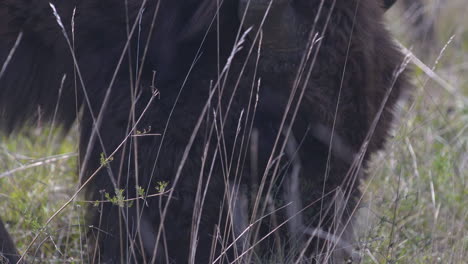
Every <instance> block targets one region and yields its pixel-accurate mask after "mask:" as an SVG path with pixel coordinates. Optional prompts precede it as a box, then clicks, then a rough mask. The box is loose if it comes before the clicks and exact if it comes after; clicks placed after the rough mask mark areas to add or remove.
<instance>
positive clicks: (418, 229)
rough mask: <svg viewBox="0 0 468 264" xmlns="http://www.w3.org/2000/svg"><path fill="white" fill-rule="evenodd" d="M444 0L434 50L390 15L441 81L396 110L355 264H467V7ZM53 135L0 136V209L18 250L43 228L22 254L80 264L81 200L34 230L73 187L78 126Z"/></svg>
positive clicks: (369, 193) (366, 203)
mask: <svg viewBox="0 0 468 264" xmlns="http://www.w3.org/2000/svg"><path fill="white" fill-rule="evenodd" d="M445 2H446V4H444V5H443V7H442V9H441V11H440V13H439V15H438V17H437V20H436V21H437V23H436V24H437V28H436V32H437V36H438V39H439V40H438V41H437V43H435V44H434V45H432V50H433V51H434V54H430V53H428V52H427V51H424V52H423V51H422V50H421V48H420V45H419V44H415V45H414V46H413V45H412V43H414V42H412V41H411V40H410V39H411V37H410V35H411V33H410V32H407V31H405V30H403V29H405V28H408V25H407V24H406V23H405V22H404V21H405V20H404V19H402V15H401V12H399V11H398V10H393V11H392V13H391V14H389V18H390V19H389V22H390V24H391V27H392V29H393V30H394V31H395V32H396V34H397V35H398V38H399V39H400V40H401V41H402V42H403V43H405V45H406V46H407V47H411V46H413V50H414V51H415V52H417V54H419V55H420V56H421V59H422V60H423V61H425V62H426V63H427V65H428V66H429V68H434V71H435V72H436V73H437V75H438V76H439V77H441V78H442V79H443V80H445V81H446V82H447V83H448V84H449V85H445V87H444V86H441V85H440V84H439V83H437V82H435V81H434V80H432V79H431V78H429V77H428V76H427V75H426V74H424V73H423V71H421V70H419V69H416V70H415V84H416V86H417V89H416V91H415V94H414V97H413V100H412V101H411V102H410V103H409V104H407V105H404V106H403V107H402V111H401V116H402V117H401V120H400V122H399V125H398V127H396V131H395V134H394V137H393V139H392V140H391V142H390V143H389V144H388V147H387V149H386V151H385V152H384V153H381V154H379V155H378V156H376V157H375V159H374V161H373V164H372V166H371V168H370V171H371V177H370V178H369V180H368V181H367V182H365V183H363V186H362V188H363V190H365V191H366V195H365V197H364V200H363V203H362V209H360V211H362V213H361V217H360V220H359V221H358V222H357V223H356V224H357V225H360V226H361V228H360V230H361V231H360V235H359V238H360V242H361V247H362V253H363V263H455V264H458V263H466V256H467V255H468V225H466V224H465V223H466V222H467V221H468V219H467V217H468V210H467V209H466V204H467V201H468V187H467V179H468V19H467V16H466V13H467V12H468V7H467V5H466V3H465V0H451V1H445ZM445 45H446V48H445V49H444V46H445ZM442 50H443V52H441V51H442ZM437 57H440V59H439V60H438V62H437V63H435V61H436V58H437ZM452 89H453V90H452ZM54 132H55V131H54ZM58 139H60V133H56V132H55V133H52V134H51V133H49V130H48V129H47V128H44V127H43V126H41V124H38V125H37V126H36V127H34V128H32V129H28V130H27V131H23V132H22V133H19V134H18V135H16V136H15V137H10V138H5V137H1V138H0V212H2V213H1V216H2V218H3V220H4V221H5V222H6V223H7V226H8V227H7V228H8V229H9V230H10V231H11V234H12V236H13V237H14V238H15V240H16V242H17V245H18V247H19V248H20V250H24V249H25V248H26V247H27V245H28V244H29V242H30V241H31V239H32V237H33V235H34V234H36V233H37V232H41V236H40V240H39V242H36V244H35V245H34V246H33V249H32V250H31V251H29V252H30V254H32V255H34V256H35V257H36V258H37V259H36V263H54V262H57V263H64V262H68V263H81V262H87V261H86V257H84V256H85V254H83V252H84V251H85V249H84V247H85V246H86V241H85V236H86V233H85V231H84V225H83V222H84V221H83V211H84V210H82V208H83V207H84V204H83V203H81V202H75V203H73V204H71V205H70V206H68V207H67V208H66V209H65V210H64V211H63V213H61V214H60V215H59V216H58V217H56V218H54V220H53V221H52V222H51V223H50V224H49V226H48V227H47V228H46V229H45V230H42V226H43V225H44V223H45V221H47V219H48V218H49V217H50V216H51V215H52V214H53V213H54V212H55V211H56V210H58V209H59V208H60V207H61V206H62V205H63V204H64V203H65V202H66V201H67V199H68V198H69V197H70V196H71V195H72V194H73V193H74V191H75V190H76V188H77V182H78V179H77V173H76V172H77V170H76V151H77V150H76V145H75V142H76V141H77V136H76V130H72V131H71V133H69V134H68V135H66V136H65V137H64V138H63V137H62V139H64V140H58Z"/></svg>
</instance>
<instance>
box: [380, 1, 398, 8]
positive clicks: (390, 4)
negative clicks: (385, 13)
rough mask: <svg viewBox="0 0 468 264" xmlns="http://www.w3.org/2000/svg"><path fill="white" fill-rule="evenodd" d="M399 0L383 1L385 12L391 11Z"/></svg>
mask: <svg viewBox="0 0 468 264" xmlns="http://www.w3.org/2000/svg"><path fill="white" fill-rule="evenodd" d="M379 1H382V0H379ZM396 1H397V0H383V7H384V9H385V10H387V9H389V8H390V7H392V6H393V4H395V2H396Z"/></svg>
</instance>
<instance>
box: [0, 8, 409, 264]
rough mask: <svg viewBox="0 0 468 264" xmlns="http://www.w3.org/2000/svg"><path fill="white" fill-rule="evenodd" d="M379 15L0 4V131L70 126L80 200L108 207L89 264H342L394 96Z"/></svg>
mask: <svg viewBox="0 0 468 264" xmlns="http://www.w3.org/2000/svg"><path fill="white" fill-rule="evenodd" d="M393 2H394V1H382V0H336V1H332V0H325V1H324V0H277V1H273V2H270V1H267V0H252V1H248V0H239V1H214V0H204V1H196V0H190V1H175V0H172V1H146V0H143V1H136V0H128V1H111V0H101V1H91V0H88V1H74V2H70V1H53V4H54V5H52V6H49V3H48V1H45V0H38V1H28V0H4V1H3V2H2V3H1V4H0V21H1V23H0V61H1V62H5V63H4V64H3V65H4V67H3V68H2V71H1V73H0V117H1V119H0V126H1V127H2V128H3V129H4V130H6V131H8V132H11V131H13V130H14V129H15V128H17V127H19V126H20V125H22V124H24V123H26V122H31V121H34V119H35V118H37V116H38V115H40V116H41V117H42V118H44V117H45V118H48V119H49V120H52V121H54V122H57V121H60V122H61V123H62V125H63V126H65V127H66V128H67V127H70V125H71V124H72V123H73V122H74V121H75V119H76V118H77V116H78V121H79V126H80V158H79V160H80V177H81V182H82V184H84V185H85V186H86V197H87V200H97V201H102V200H106V199H112V197H114V196H115V197H114V198H115V199H117V202H114V203H107V202H103V203H99V204H98V206H90V208H89V219H88V221H89V222H88V223H89V226H91V227H90V228H89V231H88V238H89V240H90V241H91V242H90V243H89V245H88V247H89V252H90V254H89V255H90V257H89V259H90V261H91V262H93V263H94V262H102V263H119V262H121V263H123V262H125V263H127V262H130V263H147V262H152V263H166V262H167V263H187V262H189V263H211V262H215V263H228V262H232V261H235V262H236V263H251V262H253V261H254V259H255V256H257V257H258V258H260V259H262V258H266V257H267V256H269V255H272V254H271V251H276V250H277V249H278V250H279V251H284V254H283V256H285V258H286V257H287V258H289V259H290V260H292V261H297V262H298V263H312V262H319V263H324V262H332V261H338V263H341V262H343V261H344V260H343V259H340V258H351V259H352V258H353V257H355V255H354V254H353V250H352V248H351V247H350V246H353V241H352V237H351V236H350V235H349V234H350V228H349V226H350V221H351V217H352V215H353V212H354V211H355V209H356V206H357V204H358V202H359V199H360V197H361V193H360V191H359V188H358V187H359V181H360V180H362V179H364V178H365V170H364V168H365V167H366V164H367V162H368V160H369V157H370V155H371V154H372V153H375V152H376V151H378V150H379V149H381V148H382V147H383V146H384V144H385V141H386V139H387V137H388V135H387V134H388V132H389V130H390V129H391V124H392V121H393V117H394V115H393V109H394V107H395V103H396V102H397V100H398V99H399V98H400V97H401V95H402V93H403V92H404V91H405V90H407V89H408V88H409V84H408V77H407V73H406V70H405V65H406V64H405V59H404V57H403V55H402V54H401V52H400V51H399V49H398V47H397V46H396V45H395V44H394V43H393V41H392V39H391V36H390V34H389V32H388V31H387V30H386V29H385V26H384V24H383V13H384V11H385V8H388V7H389V6H391V4H393ZM72 54H73V56H72ZM155 187H157V190H155ZM105 193H108V194H110V195H105ZM153 194H158V196H156V197H153ZM106 196H107V198H106ZM119 197H120V198H119ZM122 197H123V198H122ZM137 197H138V198H140V199H136V200H133V203H130V202H128V201H126V200H125V199H132V198H137ZM115 199H114V201H115ZM343 247H344V248H345V249H344V250H343V249H342V248H343ZM273 248H275V249H273ZM339 249H340V250H339ZM335 251H336V252H338V253H336V254H335V253H333V252H335ZM340 252H341V253H344V254H341V253H340ZM277 253H278V254H277V255H278V256H280V255H281V254H280V252H277ZM332 253H333V254H332ZM273 255H275V254H273ZM285 261H286V260H283V261H281V262H285Z"/></svg>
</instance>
